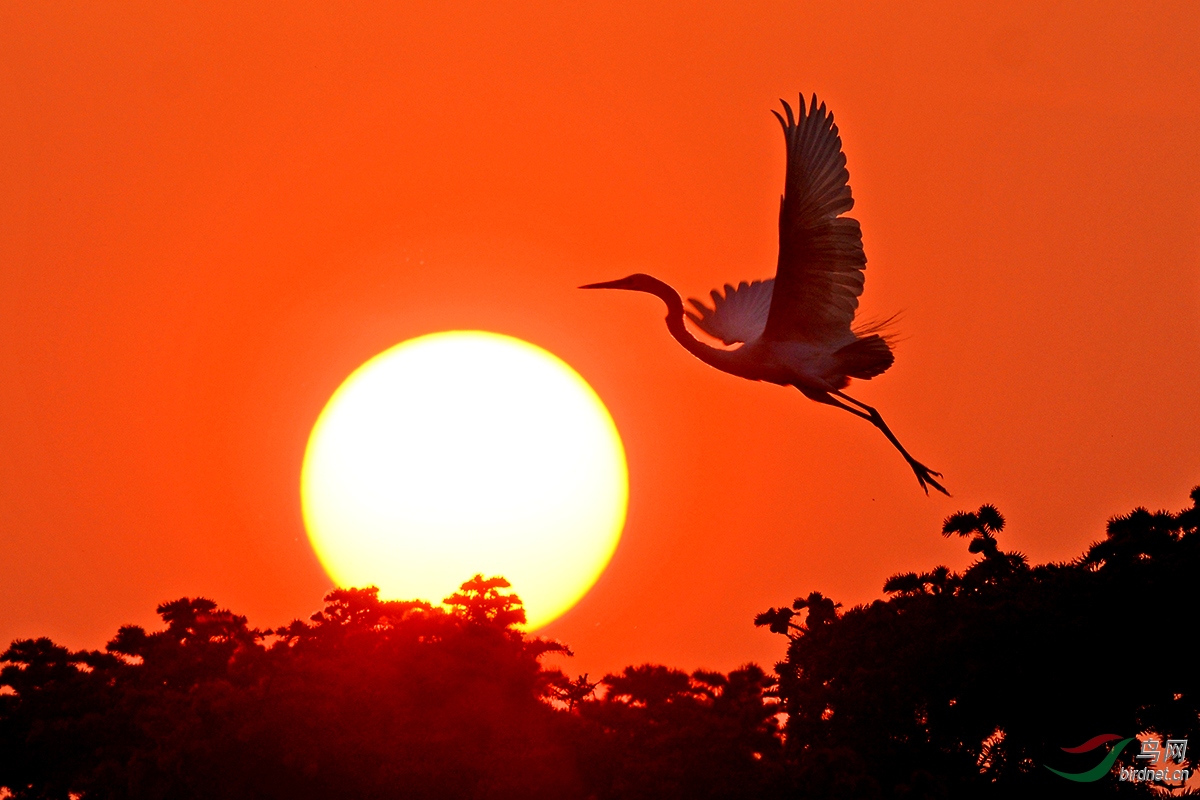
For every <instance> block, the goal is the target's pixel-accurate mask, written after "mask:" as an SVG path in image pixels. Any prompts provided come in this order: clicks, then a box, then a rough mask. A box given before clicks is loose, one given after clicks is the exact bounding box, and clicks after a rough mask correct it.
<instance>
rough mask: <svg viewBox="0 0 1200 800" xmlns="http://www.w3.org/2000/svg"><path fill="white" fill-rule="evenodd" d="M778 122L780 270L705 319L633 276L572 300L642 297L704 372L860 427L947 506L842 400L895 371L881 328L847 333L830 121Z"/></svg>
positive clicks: (847, 256)
mask: <svg viewBox="0 0 1200 800" xmlns="http://www.w3.org/2000/svg"><path fill="white" fill-rule="evenodd" d="M780 102H782V103H783V112H784V113H783V114H780V113H779V112H778V111H772V112H771V113H772V114H774V115H775V117H776V118H777V119H778V120H779V124H780V125H781V126H783V135H784V139H785V140H786V142H787V176H786V178H785V181H784V190H783V198H782V200H781V202H780V209H779V262H778V264H777V266H776V270H775V277H774V278H772V279H767V280H758V281H753V282H751V283H747V282H745V281H743V282H741V283H739V284H738V285H737V287H736V288H735V287H733V286H731V285H729V284H726V285H725V288H724V293H722V292H721V291H719V290H713V292H712V303H713V304H712V307H709V306H707V305H705V304H704V303H703V302H701V301H699V300H695V299H689V300H688V302H689V303H691V305H692V309H693V310H687V311H685V309H684V305H683V300H682V299H681V298H680V296H679V293H678V292H677V291H675V290H674V289H672V288H671V287H670V286H669V285H667V284H666V283H663V282H662V281H660V280H658V279H657V278H654V277H652V276H650V275H645V274H642V273H638V274H635V275H630V276H629V277H627V278H621V279H620V280H615V281H606V282H604V283H592V284H588V285H587V286H581V287H580V288H581V289H625V290H628V291H634V292H646V293H648V294H652V295H655V296H656V297H658V298H660V299H661V300H662V301H663V302H664V303H666V305H667V330H668V331H669V332H670V334H671V336H673V337H674V338H675V340H676V341H678V342H679V343H680V344H681V345H683V347H684V349H685V350H687V351H688V352H689V353H691V354H692V355H694V356H696V357H697V358H699V359H700V360H701V361H703V362H704V363H705V364H708V365H709V366H712V367H716V368H717V369H719V370H721V371H723V372H728V373H730V374H731V375H736V376H738V377H740V378H746V379H747V380H752V381H765V382H767V383H774V384H778V385H780V386H794V387H796V388H797V389H799V390H800V392H801V393H802V394H803V395H804V396H805V397H807V398H809V399H810V400H815V401H816V402H818V403H824V404H825V405H830V406H834V407H835V408H840V409H842V410H844V411H848V412H850V413H851V414H853V415H855V416H856V417H861V418H862V419H865V420H866V421H867V422H870V423H871V424H872V425H874V426H875V427H876V428H878V429H879V430H880V431H881V432H882V433H883V435H884V436H886V437H887V439H888V441H889V442H891V443H892V445H893V446H895V448H896V449H897V450H899V451H900V454H901V455H902V456H904V460H905V461H907V462H908V465H909V466H910V467H911V468H912V471H913V472H914V473H915V474H916V476H917V482H918V483H919V484H920V485H921V488H922V489H924V490H925V494H929V487H930V486H932V487H933V488H935V489H937V490H938V491H939V492H941V493H942V494H946V495H949V494H950V493H949V492H947V491H946V489H945V487H943V486H942V484H941V483H939V482H938V480H937V479H938V478H940V477H942V475H941V473H940V472H935V471H933V470H931V469H930V468H929V467H926V466H925V465H924V464H922V463H921V462H919V461H917V460H916V459H915V458H913V457H912V456H911V455H909V453H908V451H907V450H905V449H904V446H903V445H902V444H900V440H899V439H897V438H896V436H895V434H893V433H892V431H891V429H890V428H888V426H887V423H885V422H884V421H883V417H882V416H880V414H879V412H878V411H877V410H876V409H874V408H872V407H871V406H869V405H867V404H866V403H863V402H860V401H858V400H855V399H854V398H853V397H851V396H850V395H848V394H846V393H845V392H843V391H842V390H843V389H845V388H846V387H847V386H848V385H849V384H850V379H851V378H858V379H860V380H869V379H871V378H874V377H876V376H878V375H881V374H883V373H884V372H885V371H886V370H887V369H888V367H890V366H891V365H892V362H893V361H894V360H895V358H894V356H893V355H892V347H891V345H892V337H891V336H890V335H889V333H888V331H887V330H886V327H885V326H886V323H882V324H879V323H876V324H866V325H854V324H853V323H854V314H855V311H856V310H857V308H858V297H859V295H861V294H862V291H863V270H864V269H865V268H866V264H867V257H866V254H865V253H864V252H863V246H862V230H861V228H860V227H859V224H858V220H856V219H853V218H851V217H846V216H842V214H845V213H846V212H847V211H849V210H850V209H851V208H853V207H854V198H853V197H852V196H851V194H850V184H849V180H850V173H849V172H848V171H847V170H846V156H845V154H844V153H843V152H842V139H841V137H840V136H839V135H838V128H837V125H836V124H834V121H833V114H832V113H830V112H829V111H828V110H827V109H826V107H825V104H824V103H821V104H820V105H818V104H817V97H816V95H815V94H814V95H813V96H812V99H811V102H810V103H809V104H808V106H807V107H806V106H805V102H804V98H803V97H801V98H800V102H799V104H798V108H797V110H796V111H793V110H792V107H791V106H790V105H789V104H788V103H787V102H786V101H780ZM685 315H686V316H687V318H688V319H690V320H691V321H692V322H694V323H695V324H696V326H697V327H699V328H700V330H702V331H704V332H705V333H707V334H709V335H710V336H712V337H714V338H716V339H720V340H721V341H722V342H724V343H725V344H726V345H727V346H728V345H735V344H740V347H737V348H734V349H729V350H724V349H721V348H719V347H713V346H710V345H708V344H705V343H704V342H701V341H699V340H698V339H696V338H695V337H694V336H693V335H692V334H691V333H690V332H689V331H688V329H687V326H686V325H685V324H684V316H685Z"/></svg>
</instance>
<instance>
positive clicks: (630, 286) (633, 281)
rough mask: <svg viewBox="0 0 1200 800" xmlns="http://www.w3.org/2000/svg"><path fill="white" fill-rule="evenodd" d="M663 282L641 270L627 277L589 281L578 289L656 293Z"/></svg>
mask: <svg viewBox="0 0 1200 800" xmlns="http://www.w3.org/2000/svg"><path fill="white" fill-rule="evenodd" d="M663 285H664V284H663V282H662V281H660V280H659V279H658V278H654V277H651V276H650V275H646V274H645V273H642V272H637V273H634V274H633V275H630V276H629V277H628V278H621V279H620V280H615V281H604V282H603V283H589V284H587V285H586V286H580V287H579V288H580V289H625V290H626V291H630V292H649V293H650V294H658V293H659V288H660V287H661V286H663Z"/></svg>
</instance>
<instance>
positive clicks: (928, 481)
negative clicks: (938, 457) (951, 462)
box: [908, 459, 950, 497]
mask: <svg viewBox="0 0 1200 800" xmlns="http://www.w3.org/2000/svg"><path fill="white" fill-rule="evenodd" d="M908 465H909V466H910V467H912V471H913V472H914V473H916V476H917V483H919V484H921V488H922V489H924V490H925V494H929V487H930V486H932V487H933V488H935V489H937V490H938V491H939V492H941V493H942V494H944V495H946V497H949V496H950V493H949V492H947V491H946V487H945V486H942V485H941V484H940V483H938V481H937V479H938V478H940V477H942V473H940V472H935V471H934V470H931V469H930V468H929V467H927V466H925V465H924V464H922V463H921V462H920V461H916V460H914V459H909V462H908Z"/></svg>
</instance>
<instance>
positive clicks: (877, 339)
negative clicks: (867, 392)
mask: <svg viewBox="0 0 1200 800" xmlns="http://www.w3.org/2000/svg"><path fill="white" fill-rule="evenodd" d="M834 357H835V358H836V359H837V361H838V366H839V368H840V369H839V371H840V372H841V373H842V374H844V375H846V376H848V377H851V378H858V379H859V380H869V379H871V378H874V377H875V376H876V375H882V374H883V373H884V372H886V371H887V368H888V367H890V366H891V365H892V362H893V361H895V360H896V357H895V356H894V355H892V348H891V345H890V344H889V343H888V340H887V337H886V336H884V335H883V334H878V333H872V334H869V335H867V336H863V337H862V338H860V339H859V340H858V341H855V342H851V343H850V344H848V345H846V346H845V347H843V348H841V349H840V350H838V351H837V352H836V353H834Z"/></svg>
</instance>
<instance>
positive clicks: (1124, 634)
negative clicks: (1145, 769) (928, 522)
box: [755, 487, 1200, 798]
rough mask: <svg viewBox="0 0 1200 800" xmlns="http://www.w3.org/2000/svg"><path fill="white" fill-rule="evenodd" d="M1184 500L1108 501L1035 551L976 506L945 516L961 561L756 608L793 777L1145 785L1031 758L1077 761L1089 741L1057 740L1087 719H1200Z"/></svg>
mask: <svg viewBox="0 0 1200 800" xmlns="http://www.w3.org/2000/svg"><path fill="white" fill-rule="evenodd" d="M1191 499H1192V501H1193V505H1192V507H1191V508H1189V509H1187V510H1185V511H1182V512H1180V513H1178V514H1171V513H1168V512H1163V511H1160V512H1157V513H1153V514H1152V513H1150V512H1148V511H1146V510H1145V509H1137V510H1135V511H1133V512H1132V513H1131V514H1128V515H1126V516H1123V517H1117V518H1114V519H1112V520H1111V521H1110V522H1109V523H1108V530H1107V536H1106V538H1105V539H1104V540H1103V541H1100V542H1097V543H1095V544H1093V545H1092V546H1091V547H1090V548H1089V549H1088V550H1087V552H1086V553H1084V555H1083V556H1082V557H1080V558H1079V559H1076V560H1075V561H1072V562H1070V563H1063V564H1046V565H1040V566H1036V567H1032V568H1031V567H1029V566H1028V564H1027V563H1026V559H1025V557H1024V556H1022V555H1021V554H1019V553H1007V552H1004V551H1002V550H1001V549H1000V547H999V543H998V539H997V534H999V533H1000V532H1001V531H1002V530H1003V529H1004V518H1003V517H1002V516H1001V515H1000V514H999V512H998V511H997V510H996V509H995V508H994V507H992V506H982V507H981V508H980V509H979V510H978V511H976V512H969V513H962V512H960V513H958V514H955V515H953V516H951V517H949V518H948V519H947V520H946V522H945V524H944V526H943V533H944V534H945V535H947V536H950V535H955V534H956V535H958V536H962V537H969V538H970V539H971V541H970V545H969V550H970V552H972V553H977V554H981V558H980V559H978V560H977V561H976V562H975V563H974V564H973V565H972V566H971V567H970V568H969V569H967V570H965V571H964V572H963V573H962V574H957V573H953V572H951V571H950V570H949V569H947V568H946V567H937V568H936V569H934V570H932V571H930V572H926V573H922V574H917V573H913V572H910V573H904V574H900V575H895V576H893V577H891V578H889V579H888V581H887V582H886V583H885V585H884V589H885V591H886V592H887V593H889V594H891V595H892V596H891V598H890V599H888V600H886V601H885V600H880V601H876V602H874V603H871V604H869V605H866V606H859V607H856V608H853V609H850V610H848V611H846V612H845V613H842V614H838V613H837V611H836V607H835V606H834V605H833V604H832V603H831V601H828V600H827V599H826V598H823V597H821V595H820V594H819V593H815V592H814V593H813V594H810V595H809V596H808V597H807V598H805V599H801V600H797V601H796V603H795V604H793V607H792V608H790V609H789V608H773V609H770V610H769V611H767V612H764V613H763V614H760V615H759V616H758V618H757V619H756V620H755V622H756V624H758V625H761V626H765V627H768V628H769V629H770V630H771V631H772V632H774V633H778V634H782V635H784V636H787V637H788V639H789V643H788V652H787V658H786V660H785V661H784V662H782V663H781V664H779V665H778V666H777V671H778V674H779V696H780V697H781V698H782V700H783V702H784V704H785V709H786V711H787V715H788V721H787V727H786V741H787V749H786V758H787V760H788V763H789V769H790V770H791V775H792V779H793V781H794V786H795V787H796V788H797V789H799V790H801V791H802V792H803V793H804V796H808V797H814V798H818V797H887V798H891V797H1013V796H1018V795H1029V794H1032V795H1033V796H1050V795H1053V796H1058V797H1064V796H1065V797H1069V796H1074V794H1076V793H1078V794H1080V796H1089V797H1095V796H1102V795H1103V794H1104V793H1106V792H1107V793H1111V794H1118V795H1126V794H1129V795H1139V794H1141V795H1149V794H1152V792H1150V790H1149V789H1148V788H1146V787H1145V786H1139V785H1135V784H1132V783H1128V782H1126V783H1121V782H1119V781H1116V780H1115V779H1104V782H1103V783H1096V784H1073V783H1070V782H1068V781H1066V780H1063V779H1062V778H1059V777H1058V776H1055V775H1053V774H1052V773H1050V772H1049V771H1048V770H1046V769H1045V768H1044V765H1046V764H1050V765H1053V766H1056V767H1057V768H1059V769H1062V770H1064V771H1083V770H1086V769H1088V768H1089V767H1091V766H1093V765H1094V764H1095V763H1096V762H1097V761H1098V759H1097V757H1096V756H1095V754H1089V755H1069V754H1065V753H1063V751H1062V750H1061V748H1062V747H1069V746H1074V745H1077V744H1079V743H1080V742H1083V741H1085V740H1087V739H1089V738H1091V737H1093V736H1095V735H1097V734H1099V733H1108V732H1121V735H1122V736H1133V735H1135V734H1138V733H1141V732H1146V731H1154V732H1157V733H1159V734H1160V735H1163V736H1171V737H1174V738H1188V737H1193V738H1194V737H1195V734H1196V733H1197V730H1198V729H1200V725H1198V724H1197V723H1198V721H1200V671H1198V670H1197V661H1196V657H1195V655H1194V651H1192V650H1191V649H1190V646H1189V644H1188V640H1189V638H1190V636H1191V634H1192V625H1191V623H1192V622H1193V621H1194V620H1195V619H1196V614H1197V612H1198V611H1200V589H1198V587H1197V581H1196V576H1197V575H1200V532H1198V530H1197V526H1198V524H1200V511H1198V510H1197V503H1200V487H1197V488H1196V489H1193V491H1192V493H1191ZM801 610H806V611H807V614H806V616H805V618H804V619H803V621H802V622H800V623H797V622H796V621H795V620H796V619H797V617H798V612H800V611H801ZM1135 754H1136V748H1129V749H1127V751H1126V752H1125V753H1124V754H1123V755H1122V757H1121V759H1120V761H1119V762H1118V763H1123V764H1125V765H1126V766H1128V765H1131V764H1134V758H1135ZM1138 766H1144V764H1142V765H1138ZM1077 767H1078V769H1076V768H1077Z"/></svg>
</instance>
